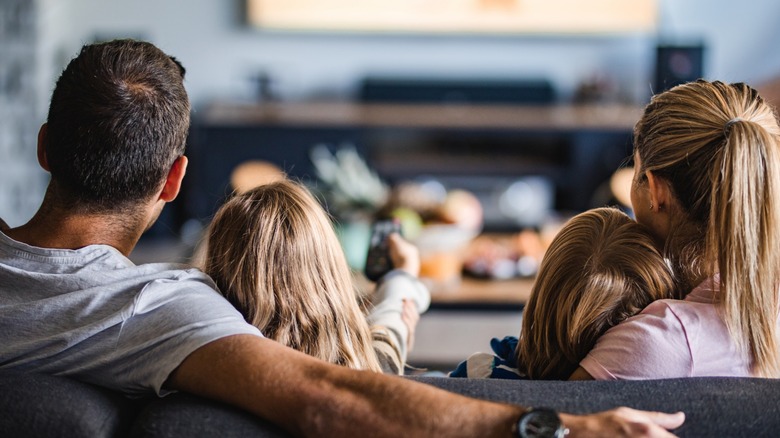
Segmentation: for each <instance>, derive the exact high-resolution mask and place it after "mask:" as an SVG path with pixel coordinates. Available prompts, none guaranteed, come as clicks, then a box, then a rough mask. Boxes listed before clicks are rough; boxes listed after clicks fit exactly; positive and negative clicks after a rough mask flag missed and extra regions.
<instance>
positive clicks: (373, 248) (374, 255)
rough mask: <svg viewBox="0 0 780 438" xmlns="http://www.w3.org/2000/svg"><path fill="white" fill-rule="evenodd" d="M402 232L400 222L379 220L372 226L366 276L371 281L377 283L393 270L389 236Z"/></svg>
mask: <svg viewBox="0 0 780 438" xmlns="http://www.w3.org/2000/svg"><path fill="white" fill-rule="evenodd" d="M400 232H401V222H399V221H398V220H379V221H376V222H374V224H373V225H372V226H371V240H370V241H369V246H368V255H367V256H366V268H365V274H366V277H367V278H368V279H369V280H371V281H377V280H379V279H380V278H381V277H382V276H383V275H385V274H387V273H388V272H390V271H391V270H392V269H393V262H392V260H390V248H389V247H388V245H387V236H389V235H390V234H392V233H400Z"/></svg>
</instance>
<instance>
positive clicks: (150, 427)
mask: <svg viewBox="0 0 780 438" xmlns="http://www.w3.org/2000/svg"><path fill="white" fill-rule="evenodd" d="M130 436H131V437H133V438H141V437H143V438H170V437H227V438H230V437H258V438H265V437H269V438H277V437H286V436H288V435H287V434H285V433H284V432H283V431H282V430H281V429H279V428H278V427H276V426H274V425H273V424H271V423H269V422H267V421H264V420H262V419H260V418H257V417H255V416H254V415H252V414H250V413H248V412H245V411H242V410H240V409H237V408H233V407H231V406H228V405H225V404H222V403H218V402H214V401H211V400H207V399H204V398H200V397H196V396H193V395H190V394H184V393H177V394H172V395H169V396H167V397H163V398H161V399H157V400H154V401H152V402H150V403H148V404H147V405H146V406H145V407H144V408H143V409H142V410H141V412H140V414H139V415H138V417H137V418H136V421H135V424H134V426H133V429H132V431H131V433H130Z"/></svg>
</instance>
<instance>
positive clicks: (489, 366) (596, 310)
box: [450, 208, 675, 380]
mask: <svg viewBox="0 0 780 438" xmlns="http://www.w3.org/2000/svg"><path fill="white" fill-rule="evenodd" d="M674 291H675V282H674V280H673V276H672V272H671V270H670V268H669V266H668V265H667V263H666V262H665V261H664V258H663V256H662V255H661V253H660V252H659V251H658V249H657V248H656V246H655V245H654V243H653V239H652V237H651V236H650V235H649V234H648V232H647V231H646V230H645V229H644V227H643V226H642V225H640V224H638V223H636V222H634V221H633V220H632V219H631V218H629V217H628V216H627V215H626V214H625V213H623V212H622V211H620V210H617V209H615V208H597V209H593V210H589V211H586V212H584V213H581V214H579V215H577V216H575V217H574V218H572V219H571V220H569V221H568V222H567V223H566V225H565V226H564V227H563V228H562V229H561V231H560V232H559V233H558V235H556V236H555V238H554V239H553V241H552V242H551V244H550V247H549V248H548V249H547V252H546V253H545V255H544V258H543V260H542V264H541V267H540V269H539V273H538V275H537V278H536V281H535V282H534V286H533V289H532V292H531V297H530V299H529V301H528V303H527V304H526V306H525V309H524V311H523V322H522V324H523V325H522V330H521V332H520V337H519V339H518V338H515V337H512V336H508V337H506V338H504V339H503V340H498V339H495V338H494V339H493V340H492V341H491V347H492V348H493V350H494V353H495V354H486V353H475V354H473V355H472V356H470V357H469V358H468V359H467V360H465V361H463V362H461V363H460V364H459V365H458V366H457V368H456V369H455V370H454V371H452V372H451V373H450V377H470V378H509V379H511V378H514V379H517V378H529V379H547V380H566V379H568V378H569V376H570V375H571V374H572V372H574V370H576V369H577V367H578V366H579V363H580V361H581V360H582V359H583V358H584V357H585V355H586V354H587V353H588V352H589V351H590V350H591V349H592V348H593V346H594V345H595V344H596V340H597V339H598V338H599V336H601V335H602V334H603V333H604V332H606V331H607V329H609V328H610V327H612V326H614V325H616V324H618V323H619V322H621V321H623V320H625V319H626V318H628V317H630V316H633V315H635V314H637V313H639V312H640V311H641V310H642V309H643V308H644V307H645V306H647V305H648V304H650V303H651V302H653V301H655V300H659V299H663V298H672V297H673V295H674Z"/></svg>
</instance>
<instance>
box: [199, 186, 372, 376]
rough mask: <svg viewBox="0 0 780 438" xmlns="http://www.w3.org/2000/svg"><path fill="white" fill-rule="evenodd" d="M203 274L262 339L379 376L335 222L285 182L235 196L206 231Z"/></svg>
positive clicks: (308, 195)
mask: <svg viewBox="0 0 780 438" xmlns="http://www.w3.org/2000/svg"><path fill="white" fill-rule="evenodd" d="M207 245H208V246H207V250H206V257H205V266H204V267H203V268H204V271H205V272H206V273H207V274H209V275H210V276H211V277H212V278H213V279H214V281H215V282H216V283H217V286H219V289H220V291H221V292H222V294H223V295H224V296H225V297H226V298H227V299H228V300H229V301H230V302H231V303H232V304H233V305H234V306H235V307H236V308H237V309H238V310H239V311H240V312H241V313H242V314H243V315H244V318H245V319H246V320H247V322H249V323H250V324H253V325H254V326H256V327H258V328H259V329H260V330H261V331H262V332H263V334H264V335H265V336H267V337H268V338H270V339H273V340H275V341H278V342H280V343H282V344H284V345H287V346H289V347H291V348H294V349H296V350H299V351H302V352H304V353H306V354H309V355H311V356H314V357H317V358H320V359H322V360H325V361H328V362H331V363H334V364H339V365H344V366H347V367H350V368H356V369H369V370H373V371H381V367H380V363H379V360H378V359H377V355H376V353H375V351H374V349H373V347H372V334H371V330H370V329H369V327H368V323H367V322H366V318H365V315H364V314H363V313H362V311H361V309H360V307H359V305H358V302H357V298H356V289H355V287H354V284H353V279H352V274H351V272H350V270H349V266H348V264H347V261H346V258H345V256H344V252H343V250H342V248H341V245H340V243H339V241H338V238H337V237H336V234H335V232H334V230H333V225H332V223H331V221H330V219H329V217H328V216H327V214H326V213H325V211H324V210H323V208H322V207H321V206H320V204H319V203H318V202H317V200H316V199H314V197H313V196H312V195H311V193H309V191H308V190H307V189H306V188H305V187H303V186H301V185H300V184H298V183H295V182H292V181H289V180H283V181H278V182H274V183H271V184H267V185H263V186H260V187H257V188H255V189H252V190H249V191H247V192H245V193H241V194H236V195H235V196H233V197H232V198H231V199H229V200H228V201H227V202H226V203H225V205H224V206H222V208H220V210H219V211H218V212H217V214H216V216H215V217H214V220H213V221H212V223H211V225H210V226H209V230H208V235H207Z"/></svg>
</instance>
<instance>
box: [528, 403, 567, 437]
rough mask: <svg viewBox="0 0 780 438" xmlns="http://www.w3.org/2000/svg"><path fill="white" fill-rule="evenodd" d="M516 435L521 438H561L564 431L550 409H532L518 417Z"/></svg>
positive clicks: (558, 418) (559, 419)
mask: <svg viewBox="0 0 780 438" xmlns="http://www.w3.org/2000/svg"><path fill="white" fill-rule="evenodd" d="M517 431H518V434H519V435H520V436H521V437H523V438H562V437H563V436H564V435H565V434H566V429H565V428H564V427H563V424H562V423H561V418H560V417H559V416H558V413H557V412H555V411H554V410H552V409H547V408H534V409H531V410H529V411H528V412H526V413H525V414H523V415H522V416H521V417H520V421H519V422H518V423H517Z"/></svg>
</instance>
